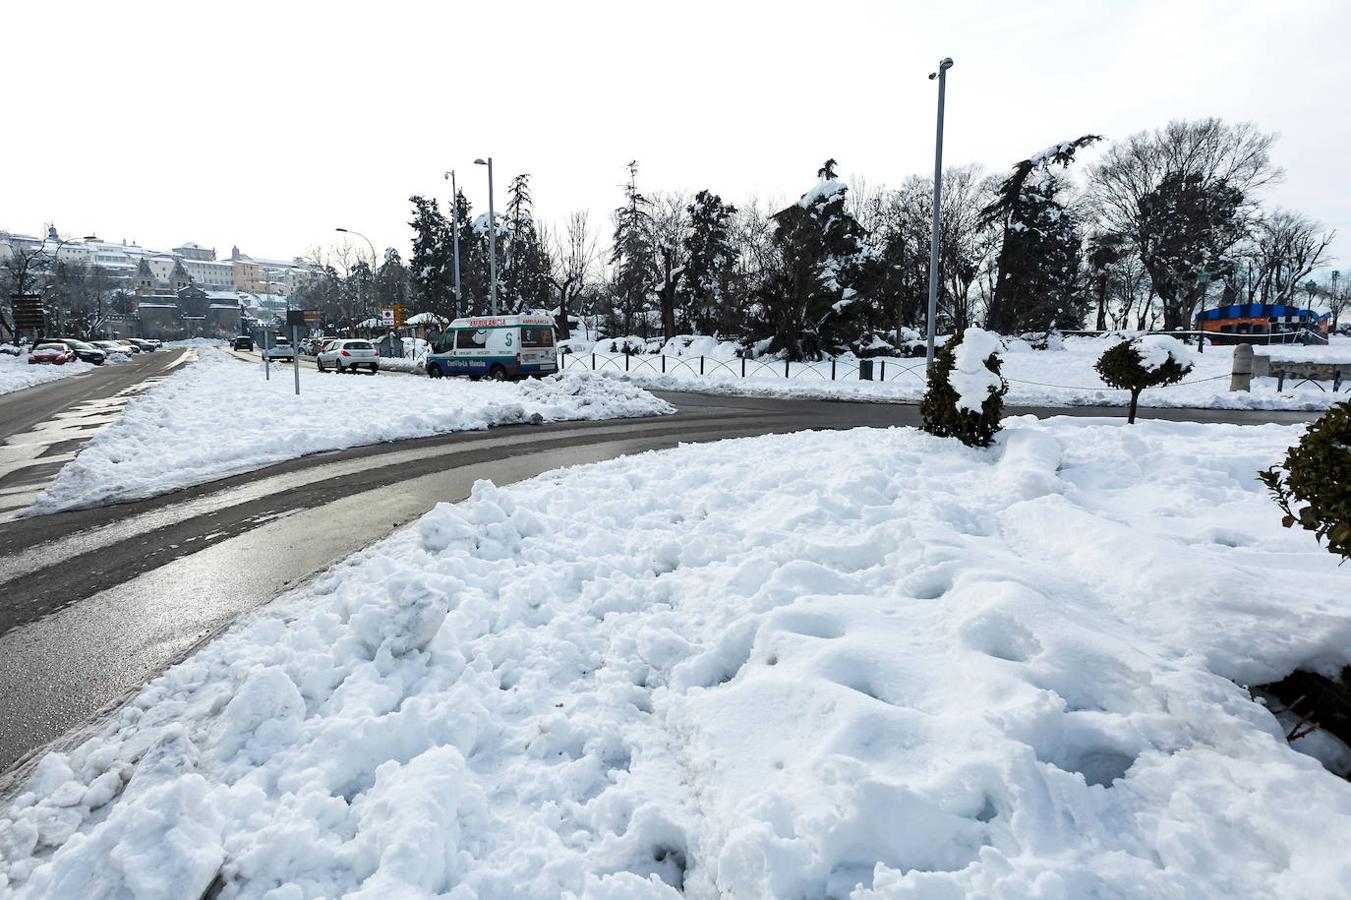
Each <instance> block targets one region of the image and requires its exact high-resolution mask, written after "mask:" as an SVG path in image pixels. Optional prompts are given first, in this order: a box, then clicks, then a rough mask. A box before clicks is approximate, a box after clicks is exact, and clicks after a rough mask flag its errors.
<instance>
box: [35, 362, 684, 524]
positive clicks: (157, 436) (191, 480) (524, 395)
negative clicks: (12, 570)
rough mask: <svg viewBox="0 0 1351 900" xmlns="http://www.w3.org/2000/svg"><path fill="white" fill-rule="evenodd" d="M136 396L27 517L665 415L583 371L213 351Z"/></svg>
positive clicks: (643, 398) (644, 398) (659, 403)
mask: <svg viewBox="0 0 1351 900" xmlns="http://www.w3.org/2000/svg"><path fill="white" fill-rule="evenodd" d="M199 351H200V356H199V358H198V359H197V360H195V361H194V362H191V363H189V364H188V365H187V366H185V367H184V368H183V369H182V370H180V371H178V372H175V373H174V374H173V375H171V376H170V377H169V378H167V379H165V380H164V381H163V382H161V383H160V384H157V385H155V386H153V387H151V388H150V389H149V390H148V391H146V392H145V393H144V394H142V395H140V396H138V397H135V398H133V399H132V400H131V401H130V402H129V403H128V404H127V407H126V410H125V412H124V413H123V415H122V418H121V419H120V420H119V421H117V422H116V423H114V424H113V425H112V426H110V427H109V428H108V429H107V430H106V431H103V432H101V433H100V434H98V435H96V436H95V437H94V438H93V439H92V440H91V441H90V442H89V444H88V445H87V446H86V447H84V448H83V449H82V450H81V451H80V453H79V455H78V456H76V457H75V459H74V460H72V461H71V462H70V463H69V464H67V465H66V467H65V468H63V469H62V470H61V471H60V472H59V473H58V474H57V476H56V478H55V480H54V481H53V482H52V484H51V485H50V486H49V487H48V488H47V490H46V491H44V492H43V493H42V494H41V495H40V496H39V497H38V498H37V500H36V502H35V503H34V505H33V507H32V510H31V511H32V512H33V513H49V512H56V511H58V510H62V509H71V508H76V507H82V506H94V505H98V504H101V503H108V502H112V501H118V500H128V499H133V498H138V497H151V496H154V495H156V494H161V493H164V492H166V491H170V490H174V489H176V488H181V487H187V486H189V485H194V484H200V483H202V482H205V481H211V480H214V479H217V478H223V477H225V476H227V475H234V474H238V473H240V472H248V471H252V470H254V469H258V468H261V467H263V466H266V465H271V464H272V463H276V462H281V461H282V460H287V459H294V458H296V457H299V456H304V455H306V454H309V453H317V452H319V451H322V450H337V449H342V448H345V447H355V446H358V445H362V444H374V443H378V442H381V441H393V440H400V439H404V438H413V437H426V436H428V435H434V434H446V433H449V432H455V431H472V430H477V429H483V428H488V427H490V426H493V425H507V424H512V423H520V422H532V421H533V422H558V421H573V420H584V419H612V418H623V417H628V416H650V415H661V414H664V413H669V412H673V411H674V409H673V407H671V405H670V404H668V403H666V402H665V401H663V400H659V399H657V398H656V397H653V396H652V395H651V394H649V393H647V392H646V391H644V390H643V389H641V388H639V387H636V386H634V385H628V384H623V383H620V382H616V381H613V380H610V379H603V378H593V377H589V376H586V375H583V374H577V373H574V374H572V375H567V376H562V377H558V378H547V379H541V380H538V381H525V382H520V383H514V384H512V383H508V384H496V383H492V382H478V383H473V382H469V381H467V380H463V379H442V380H441V381H439V382H438V381H431V380H429V379H412V378H405V377H402V376H386V377H380V376H376V377H374V378H372V377H370V376H368V375H337V374H331V373H330V374H320V373H318V372H315V371H313V370H309V369H302V371H301V375H300V377H301V395H300V396H299V397H297V396H295V394H294V384H295V382H294V379H293V375H292V371H291V369H290V367H289V366H288V367H285V368H282V369H277V368H274V369H273V372H272V379H271V380H270V381H265V380H264V377H263V372H262V369H261V368H260V367H259V366H258V365H256V364H254V365H250V364H248V363H245V362H241V361H240V360H237V359H235V358H234V357H232V356H229V355H228V354H225V353H222V352H219V351H217V350H216V349H214V348H213V346H212V345H210V344H203V346H201V347H200V348H199Z"/></svg>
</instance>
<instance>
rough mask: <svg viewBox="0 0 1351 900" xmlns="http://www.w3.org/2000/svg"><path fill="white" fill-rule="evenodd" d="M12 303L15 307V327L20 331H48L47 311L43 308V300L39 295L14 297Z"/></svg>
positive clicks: (11, 298)
mask: <svg viewBox="0 0 1351 900" xmlns="http://www.w3.org/2000/svg"><path fill="white" fill-rule="evenodd" d="M10 301H11V303H12V305H13V307H14V327H15V328H17V329H19V330H20V331H39V332H42V331H46V330H47V311H46V310H44V309H43V308H42V298H41V297H39V296H38V295H37V294H21V295H12V296H11V297H10Z"/></svg>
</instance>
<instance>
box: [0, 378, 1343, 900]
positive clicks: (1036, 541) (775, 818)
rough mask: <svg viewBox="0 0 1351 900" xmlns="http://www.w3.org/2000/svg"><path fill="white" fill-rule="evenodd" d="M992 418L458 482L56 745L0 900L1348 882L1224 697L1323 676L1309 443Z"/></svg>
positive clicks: (1255, 435)
mask: <svg viewBox="0 0 1351 900" xmlns="http://www.w3.org/2000/svg"><path fill="white" fill-rule="evenodd" d="M391 380H392V379H391ZM372 381H374V379H372ZM1009 425H1010V427H1009V428H1008V429H1007V430H1006V431H1005V432H1004V433H1003V434H1002V435H1001V437H1000V438H999V440H998V442H997V444H996V445H995V446H994V447H992V448H989V449H987V450H973V449H968V448H965V447H963V446H961V445H960V444H958V443H957V442H955V441H945V440H941V439H937V438H933V437H931V436H928V435H925V434H923V433H921V432H919V431H916V430H913V429H893V430H871V431H867V430H860V431H852V432H843V433H802V434H794V435H789V436H774V437H765V438H755V439H746V440H738V441H726V442H721V443H717V444H709V445H694V446H685V447H681V448H679V449H677V450H673V451H667V452H664V453H661V454H645V455H641V456H635V457H628V458H622V459H618V460H614V461H610V462H606V463H601V464H597V465H593V466H587V467H581V468H576V469H571V470H567V471H563V472H558V473H552V474H547V475H544V476H541V477H539V478H536V479H533V480H531V481H527V482H524V483H522V484H520V485H518V486H515V487H513V488H511V489H505V490H504V489H499V488H496V487H494V486H492V485H490V484H486V483H481V484H480V485H479V486H478V487H477V488H476V489H475V492H474V495H473V496H472V498H471V499H470V500H468V501H467V502H465V503H464V504H461V505H455V506H452V505H444V504H443V505H441V506H438V507H437V508H436V509H435V510H433V511H432V512H430V513H428V514H427V515H426V516H425V517H423V518H422V519H421V520H420V521H419V522H418V523H416V524H415V525H414V526H411V527H410V528H408V529H406V530H404V531H402V532H400V533H398V534H396V535H395V536H393V537H391V538H389V539H387V540H385V541H383V542H381V543H379V544H377V545H374V546H372V547H371V548H368V549H367V550H365V551H363V552H362V553H360V554H357V555H356V556H354V557H353V558H352V559H350V560H349V561H348V562H346V563H344V564H342V565H340V566H339V567H337V568H336V569H335V570H333V571H332V572H330V573H328V574H326V575H324V576H321V577H320V578H319V579H318V580H317V581H316V582H314V583H313V584H310V585H306V586H303V587H301V588H300V589H298V590H296V591H293V592H292V593H291V594H289V595H287V596H286V597H284V598H282V599H281V600H280V601H278V602H276V603H274V604H273V605H271V606H270V607H268V608H266V609H264V610H261V611H260V612H258V613H257V614H254V615H252V616H251V617H249V618H248V619H246V620H245V621H243V622H242V623H241V624H239V625H238V626H236V627H235V628H234V629H232V630H231V631H230V632H228V633H227V634H225V635H224V636H222V637H221V638H219V639H217V640H216V641H214V642H213V643H211V644H210V645H208V646H206V647H205V648H204V649H202V650H201V651H200V652H198V653H197V654H196V655H195V656H193V657H191V658H190V659H188V660H187V661H185V662H184V663H183V664H181V665H179V666H176V667H175V668H173V669H171V670H170V671H169V672H167V673H166V674H165V675H164V676H162V677H161V678H159V679H157V680H156V681H154V682H153V683H151V684H150V685H148V686H147V687H146V688H145V689H143V690H142V691H141V693H140V694H139V696H137V697H136V698H135V699H134V700H132V701H131V702H130V703H129V704H128V705H127V706H126V707H125V708H123V709H122V710H121V711H120V712H118V713H117V714H116V715H115V717H114V718H113V720H111V721H110V722H109V723H107V724H106V726H104V727H103V728H102V729H101V730H100V731H99V732H98V733H97V734H96V735H94V736H92V737H90V738H89V739H87V740H86V741H85V742H84V743H83V744H81V745H79V746H78V747H76V748H74V749H73V750H71V751H70V752H67V753H50V754H48V755H47V756H45V757H44V758H43V759H42V760H41V761H40V763H39V764H38V765H37V766H36V769H35V771H34V772H32V774H31V777H30V780H28V781H27V783H26V784H24V785H22V786H20V787H19V792H18V793H17V795H15V796H14V797H13V799H12V802H11V804H10V805H9V807H8V809H7V810H6V809H4V808H3V807H0V893H3V892H4V891H5V889H6V887H5V886H6V885H7V886H8V887H7V889H8V891H9V893H10V894H12V895H14V896H15V897H17V898H35V897H112V896H132V895H134V896H137V897H140V898H159V897H166V898H167V897H173V898H182V897H188V898H196V897H198V896H200V895H201V894H202V892H203V891H204V890H206V889H207V888H208V886H209V885H211V884H212V883H213V880H215V879H217V878H219V879H220V882H218V883H217V886H218V887H222V886H223V889H222V890H221V892H220V894H219V896H221V897H223V898H233V897H250V898H261V897H268V898H277V900H281V898H302V897H306V898H308V897H336V896H348V897H369V898H377V897H379V898H383V897H424V896H431V895H437V896H446V897H450V898H454V900H469V898H480V900H487V898H550V900H554V898H560V897H584V898H592V900H619V898H625V900H629V898H640V900H641V898H670V900H674V898H678V897H681V896H684V897H687V898H701V900H705V898H706V900H712V898H756V900H759V898H768V897H780V898H805V897H835V898H842V897H846V896H848V897H852V898H856V900H866V898H880V897H925V898H931V897H932V898H959V897H965V896H984V897H1008V898H1025V897H1063V898H1078V897H1135V896H1141V897H1145V896H1147V897H1276V896H1280V897H1301V898H1315V897H1318V898H1322V897H1326V898H1332V897H1344V896H1345V892H1346V887H1347V885H1348V884H1351V857H1348V856H1347V854H1346V847H1347V846H1348V842H1351V784H1349V783H1348V782H1347V781H1345V780H1343V779H1342V778H1339V777H1338V776H1337V775H1335V774H1332V773H1331V772H1329V771H1328V770H1327V769H1325V768H1324V767H1323V765H1321V764H1320V763H1319V762H1318V761H1317V760H1316V759H1314V758H1312V757H1311V756H1309V755H1305V754H1303V753H1300V752H1297V751H1296V750H1295V749H1292V748H1291V747H1290V746H1288V745H1287V744H1286V742H1285V740H1284V738H1283V736H1282V728H1281V726H1280V725H1279V724H1278V722H1277V720H1276V719H1275V718H1274V717H1273V716H1272V714H1271V713H1269V712H1268V711H1267V710H1266V709H1265V708H1264V707H1263V706H1261V705H1260V704H1259V703H1257V702H1254V701H1253V700H1251V699H1250V697H1249V695H1248V692H1247V691H1246V690H1245V689H1244V687H1243V685H1247V684H1256V683H1262V682H1266V681H1269V680H1272V679H1275V678H1278V677H1280V676H1282V675H1284V674H1286V673H1288V672H1289V671H1291V670H1292V669H1294V668H1295V667H1297V666H1301V665H1303V666H1314V667H1317V668H1319V669H1320V670H1322V671H1324V672H1332V671H1335V670H1336V669H1337V667H1339V666H1341V665H1342V664H1344V663H1347V662H1351V617H1348V616H1347V611H1346V605H1345V603H1346V598H1347V597H1348V596H1351V569H1348V568H1347V567H1342V568H1338V566H1337V564H1336V560H1335V558H1334V557H1333V556H1331V555H1330V554H1328V553H1327V552H1325V551H1324V550H1323V549H1321V548H1320V547H1318V546H1317V545H1316V544H1315V543H1314V541H1313V540H1312V538H1311V537H1310V536H1309V535H1308V534H1307V533H1304V532H1301V531H1299V530H1293V531H1291V530H1285V529H1282V528H1281V526H1280V521H1279V519H1280V516H1279V513H1278V511H1277V510H1276V509H1275V507H1274V506H1273V505H1272V504H1271V502H1270V500H1269V499H1268V498H1267V497H1266V496H1265V490H1264V489H1263V488H1262V486H1261V485H1260V484H1259V483H1258V481H1257V479H1256V478H1255V472H1256V471H1257V470H1258V469H1259V468H1261V467H1264V466H1266V465H1269V464H1270V463H1272V462H1273V461H1275V460H1277V459H1279V457H1280V456H1281V454H1282V452H1283V451H1284V448H1285V447H1286V446H1287V445H1289V444H1290V443H1291V442H1293V441H1294V440H1295V439H1296V438H1297V437H1298V436H1299V434H1300V429H1299V428H1297V427H1289V426H1275V425H1266V426H1248V427H1239V426H1220V425H1195V424H1174V423H1163V422H1145V423H1142V424H1139V425H1136V426H1133V427H1128V426H1125V425H1124V424H1123V423H1121V422H1120V421H1119V420H1108V419H1097V420H1093V419H1088V420H1081V419H1069V418H1061V419H1052V420H1049V421H1045V422H1036V421H1034V420H1031V419H1016V420H1013V421H1011V422H1010V423H1009ZM1316 734H1319V735H1320V736H1321V733H1316ZM1324 737H1325V736H1324ZM1307 741H1308V739H1305V740H1304V741H1301V743H1306V742H1307ZM1317 749H1319V750H1320V753H1321V755H1322V756H1323V757H1325V758H1326V759H1327V760H1328V763H1329V765H1331V766H1335V767H1342V768H1344V767H1346V766H1347V765H1348V763H1349V762H1351V757H1348V755H1347V751H1346V748H1345V747H1342V746H1340V745H1337V744H1336V743H1335V742H1333V741H1331V739H1326V740H1324V743H1323V744H1322V745H1321V746H1320V747H1319V748H1317Z"/></svg>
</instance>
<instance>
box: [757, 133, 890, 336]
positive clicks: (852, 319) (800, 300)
mask: <svg viewBox="0 0 1351 900" xmlns="http://www.w3.org/2000/svg"><path fill="white" fill-rule="evenodd" d="M817 177H818V178H819V179H820V180H819V181H818V182H817V184H816V185H815V186H814V187H813V188H812V189H811V190H809V191H807V192H806V193H805V194H803V195H802V197H801V198H800V199H799V200H798V201H797V202H796V203H794V204H793V205H792V206H789V207H788V208H787V209H784V210H781V211H779V212H778V213H776V214H775V215H774V216H773V219H774V223H775V226H776V227H775V230H774V234H773V237H772V243H773V247H774V251H775V252H774V256H775V260H774V267H773V269H772V270H771V271H770V272H769V273H768V275H767V278H766V281H765V284H764V287H763V289H762V295H763V302H764V304H765V310H766V312H767V314H768V317H769V319H770V324H771V325H772V327H773V329H774V341H773V344H772V349H774V350H777V351H780V352H783V353H784V354H786V355H787V356H788V358H789V359H804V358H810V359H817V358H819V357H820V355H821V353H822V351H834V350H838V349H839V348H840V347H842V346H843V345H845V344H846V343H848V342H849V341H850V340H852V339H853V338H855V337H857V331H858V330H859V325H860V322H859V320H860V314H861V313H862V312H863V309H862V306H861V305H859V304H858V301H860V300H861V299H862V298H863V297H864V295H865V294H866V293H867V292H868V291H869V290H870V289H871V287H872V286H873V284H874V283H875V282H876V281H877V277H878V274H879V271H880V265H881V263H880V254H879V253H878V252H877V250H875V249H874V248H873V247H871V246H869V245H868V243H867V240H866V237H867V235H866V233H865V231H864V229H863V227H862V226H861V225H859V223H858V221H857V220H856V219H855V218H854V216H853V214H852V213H851V212H850V211H849V210H848V209H847V208H846V207H845V194H846V192H847V190H848V189H847V188H846V187H845V185H844V183H843V182H841V181H838V180H836V178H835V160H833V159H831V160H827V161H826V163H825V164H824V165H823V166H822V167H821V168H820V170H819V171H818V172H817ZM856 307H857V308H856Z"/></svg>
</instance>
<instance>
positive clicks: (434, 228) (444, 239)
mask: <svg viewBox="0 0 1351 900" xmlns="http://www.w3.org/2000/svg"><path fill="white" fill-rule="evenodd" d="M409 201H410V202H411V203H412V204H413V221H411V222H409V223H408V224H409V225H410V226H412V228H413V256H412V259H411V264H410V266H409V269H410V272H409V274H410V277H411V281H412V284H413V298H414V303H413V306H414V307H415V308H416V309H417V310H418V311H419V312H432V313H435V314H437V315H440V316H447V317H453V316H454V315H455V314H456V312H457V311H456V308H455V270H454V257H453V255H452V254H453V253H454V248H453V247H452V246H451V239H450V223H449V222H447V221H446V217H445V216H444V215H442V214H441V210H440V207H439V206H438V204H437V202H436V200H434V199H431V200H429V199H427V198H426V197H419V196H413V197H410V198H409Z"/></svg>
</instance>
